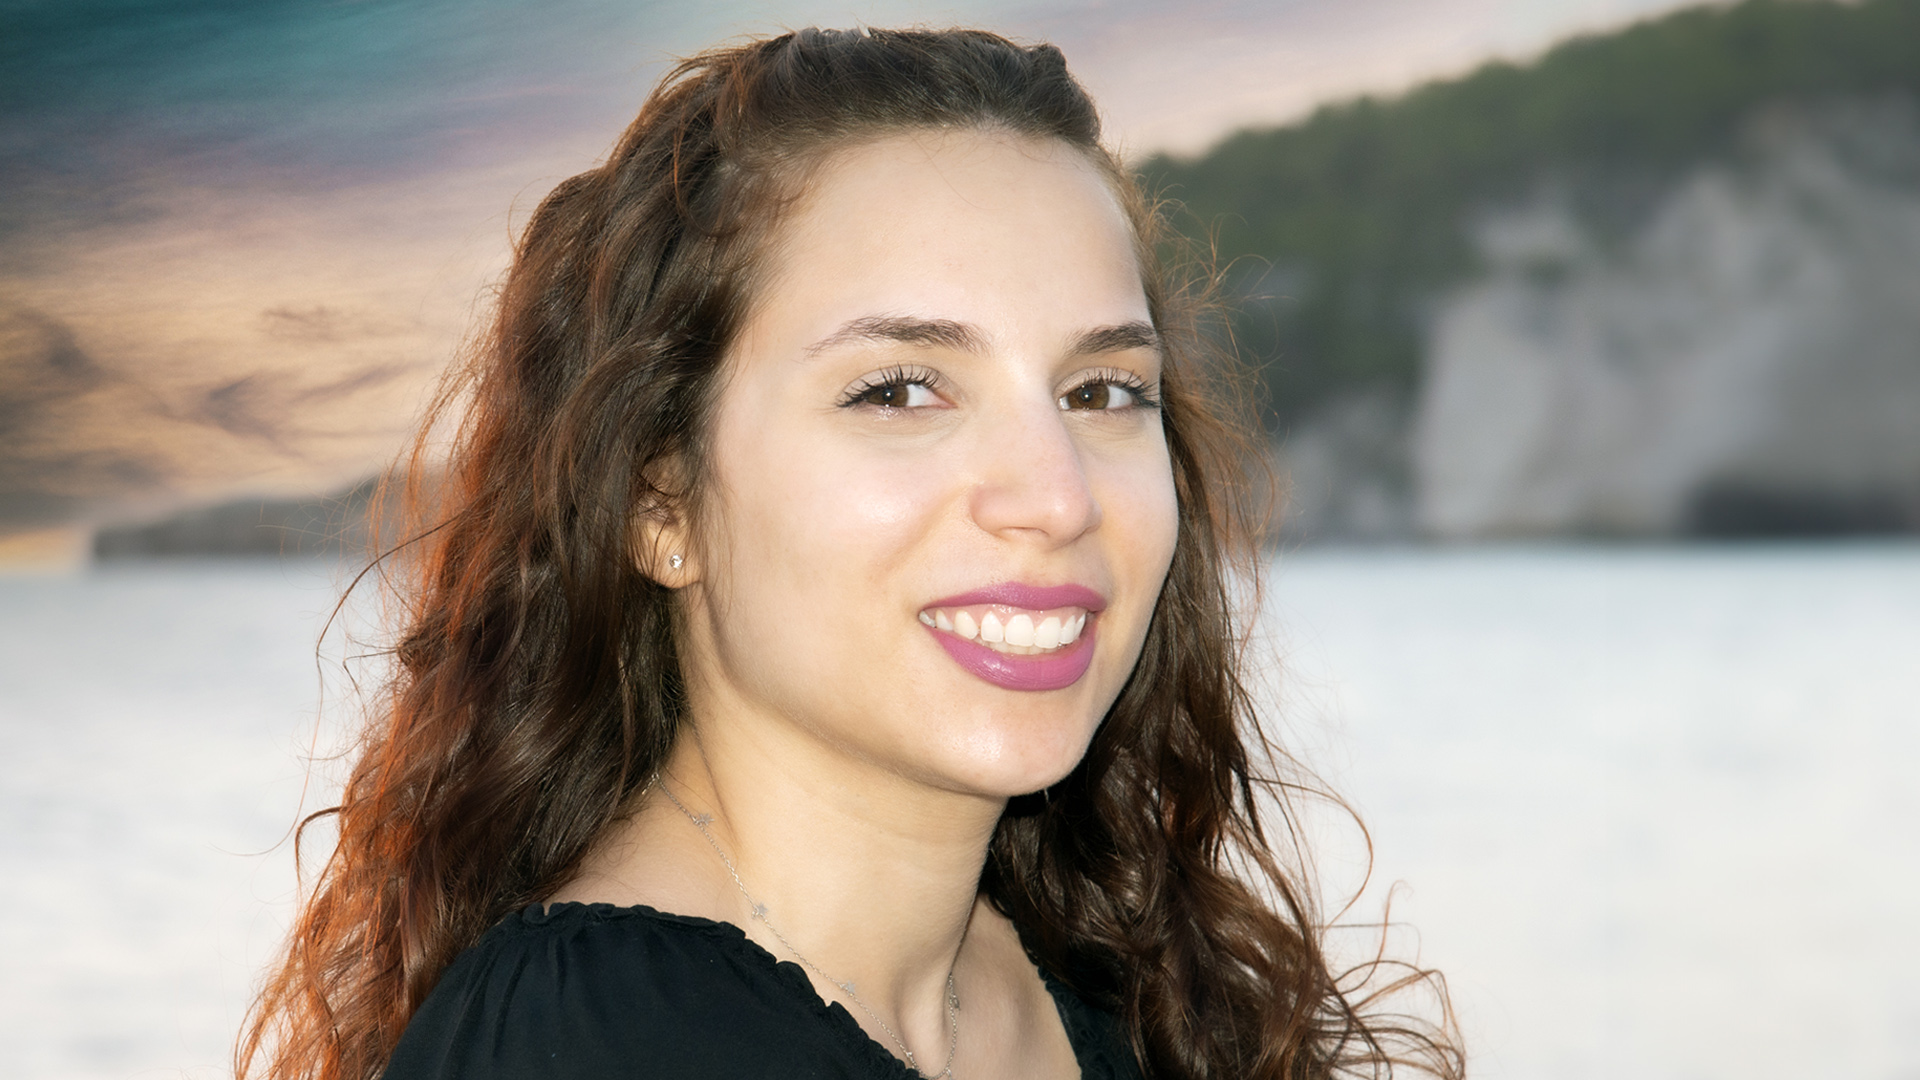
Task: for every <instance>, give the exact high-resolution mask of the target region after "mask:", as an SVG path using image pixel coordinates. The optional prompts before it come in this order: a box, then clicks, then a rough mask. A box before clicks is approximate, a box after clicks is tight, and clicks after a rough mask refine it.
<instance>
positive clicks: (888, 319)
mask: <svg viewBox="0 0 1920 1080" xmlns="http://www.w3.org/2000/svg"><path fill="white" fill-rule="evenodd" d="M854 341H897V342H901V343H903V344H907V345H923V346H944V347H946V348H949V349H955V350H958V351H960V352H971V353H982V352H986V351H987V339H986V335H985V334H982V333H981V332H980V330H979V329H978V328H977V327H974V326H970V325H968V324H967V323H963V322H955V321H953V320H952V319H920V318H914V317H913V316H909V315H869V316H866V317H865V318H859V319H854V320H853V321H852V322H849V323H847V324H846V325H844V326H842V327H840V329H838V330H835V331H834V332H833V333H831V334H828V335H827V336H826V337H823V338H821V339H820V340H819V341H816V342H814V343H813V344H811V345H809V346H807V348H806V350H805V351H806V355H807V356H809V357H813V356H818V355H820V354H821V353H823V352H826V351H827V350H828V349H833V348H837V347H839V346H841V345H845V344H848V343H849V342H854ZM1159 348H1160V333H1159V331H1157V330H1155V329H1154V328H1153V326H1152V324H1150V323H1145V322H1139V321H1135V322H1126V323H1119V324H1117V325H1114V326H1100V327H1095V328H1094V329H1091V330H1084V331H1082V332H1081V333H1080V334H1078V335H1077V336H1075V337H1074V339H1073V345H1072V347H1071V348H1070V349H1069V350H1068V354H1069V355H1071V356H1091V355H1096V354H1099V353H1111V352H1125V351H1127V350H1128V349H1156V350H1157V349H1159Z"/></svg>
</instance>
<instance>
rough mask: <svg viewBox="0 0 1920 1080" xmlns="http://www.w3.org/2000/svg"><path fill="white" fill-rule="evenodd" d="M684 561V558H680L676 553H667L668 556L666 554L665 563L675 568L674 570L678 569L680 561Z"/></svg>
mask: <svg viewBox="0 0 1920 1080" xmlns="http://www.w3.org/2000/svg"><path fill="white" fill-rule="evenodd" d="M685 561H686V560H684V559H682V558H681V557H680V556H678V555H669V556H667V565H668V566H670V567H672V568H673V569H675V570H678V569H680V564H681V563H682V562H685Z"/></svg>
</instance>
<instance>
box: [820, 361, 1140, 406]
mask: <svg viewBox="0 0 1920 1080" xmlns="http://www.w3.org/2000/svg"><path fill="white" fill-rule="evenodd" d="M1096 384H1106V385H1108V386H1117V387H1119V388H1120V389H1122V390H1125V391H1126V392H1127V393H1128V394H1130V395H1132V397H1133V404H1132V405H1130V406H1127V408H1134V409H1158V408H1159V407H1160V398H1159V396H1158V395H1157V394H1155V393H1154V392H1153V388H1152V387H1151V386H1148V385H1147V382H1146V380H1144V379H1142V378H1141V377H1140V376H1138V375H1135V374H1134V373H1133V372H1131V371H1122V370H1120V369H1119V368H1102V369H1100V370H1098V371H1095V372H1093V374H1092V375H1091V376H1090V377H1089V378H1087V379H1085V380H1082V381H1081V382H1078V383H1075V384H1074V385H1072V386H1070V387H1068V388H1067V389H1066V390H1064V391H1062V392H1061V395H1060V396H1061V397H1062V398H1065V397H1066V396H1067V395H1069V394H1072V393H1073V392H1074V391H1076V390H1080V389H1083V388H1085V387H1088V386H1093V385H1096ZM942 385H944V383H943V380H942V379H941V378H940V375H939V373H938V372H934V371H930V370H928V369H926V368H917V367H890V368H887V369H886V370H885V371H880V372H876V373H875V374H873V375H869V376H867V377H866V378H864V379H861V380H860V382H859V383H858V384H857V385H855V386H853V387H851V388H849V389H848V390H847V392H846V394H845V395H844V396H842V397H841V399H840V407H841V408H843V409H852V408H858V407H859V406H860V405H862V404H863V402H862V401H861V399H862V398H864V397H866V396H867V395H868V394H871V393H873V392H874V391H875V390H884V389H887V388H890V387H900V388H905V387H908V386H923V387H925V388H927V389H928V390H930V391H932V392H934V393H936V394H937V393H939V392H940V388H941V386H942ZM874 407H876V408H882V409H891V408H900V407H901V406H897V405H877V406H874ZM1085 411H1091V410H1085ZM1107 411H1119V410H1107Z"/></svg>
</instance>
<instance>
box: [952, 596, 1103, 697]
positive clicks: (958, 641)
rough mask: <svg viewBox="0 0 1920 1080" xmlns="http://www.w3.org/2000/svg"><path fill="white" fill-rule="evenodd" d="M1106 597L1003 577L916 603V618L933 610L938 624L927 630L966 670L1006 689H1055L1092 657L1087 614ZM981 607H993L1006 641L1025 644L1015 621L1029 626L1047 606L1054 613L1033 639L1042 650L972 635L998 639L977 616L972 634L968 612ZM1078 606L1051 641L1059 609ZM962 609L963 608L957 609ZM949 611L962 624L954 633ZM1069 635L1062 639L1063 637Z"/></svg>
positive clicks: (1028, 628) (1025, 628) (1092, 628)
mask: <svg viewBox="0 0 1920 1080" xmlns="http://www.w3.org/2000/svg"><path fill="white" fill-rule="evenodd" d="M1106 606H1107V602H1106V600H1105V598H1104V597H1102V596H1101V595H1100V594H1099V593H1096V592H1094V591H1093V590H1092V589H1089V588H1087V587H1085V586H1083V585H1047V586H1041V585H1025V584H1021V583H1019V582H1007V583H1004V584H1000V585H990V586H987V587H986V588H983V589H975V590H973V591H971V592H966V593H961V594H959V595H957V596H950V597H947V598H946V599H944V600H938V601H935V602H934V603H932V604H929V605H927V606H926V607H925V608H923V609H922V614H921V621H922V622H923V623H925V622H927V621H928V620H929V618H930V617H931V616H929V615H928V614H927V613H928V612H939V613H940V614H941V616H942V623H943V625H941V626H938V627H936V626H933V625H929V626H928V627H927V632H928V633H930V634H932V635H933V636H934V639H935V640H936V641H938V642H939V643H940V647H941V648H943V649H945V650H946V651H947V655H948V656H951V657H952V658H953V660H954V662H955V663H957V664H959V665H960V666H961V667H962V668H964V669H966V671H967V672H968V673H969V674H971V675H973V676H975V677H976V678H979V679H982V680H984V681H986V682H989V683H992V684H993V685H995V686H999V687H1002V688H1004V689H1007V690H1060V689H1063V688H1065V687H1068V686H1072V685H1073V684H1074V683H1076V682H1078V681H1080V677H1081V676H1082V675H1085V674H1086V672H1087V668H1088V666H1089V665H1091V664H1092V662H1093V640H1094V636H1095V625H1096V622H1097V620H1095V619H1094V618H1093V616H1095V615H1097V614H1098V613H1099V612H1100V611H1102V610H1104V609H1105V608H1106ZM982 607H985V608H988V609H989V610H991V611H992V612H994V613H995V616H994V617H992V618H991V621H992V622H993V624H994V625H995V627H996V633H997V628H998V627H999V625H1000V624H1001V623H1005V624H1006V626H1007V628H1008V629H1007V638H1006V640H1007V641H1008V642H1009V643H1010V644H1015V645H1020V646H1023V647H1024V646H1026V641H1025V640H1022V639H1021V638H1019V637H1016V636H1015V635H1014V625H1015V622H1016V621H1017V622H1018V623H1019V624H1020V626H1021V627H1022V630H1023V632H1030V631H1031V628H1032V626H1033V620H1034V619H1037V618H1040V616H1041V614H1043V613H1048V612H1052V613H1055V616H1056V617H1053V618H1049V619H1046V620H1045V623H1046V625H1045V626H1044V627H1043V628H1042V629H1041V635H1042V637H1043V638H1045V640H1042V641H1040V642H1039V645H1040V647H1041V649H1042V650H1043V651H1040V652H1038V653H1030V654H1026V655H1022V654H1019V653H1012V652H1002V651H1000V650H997V649H993V648H989V647H988V646H987V645H985V644H983V643H982V641H978V640H973V638H974V637H975V636H979V637H981V638H983V639H984V640H988V641H995V642H998V641H1000V640H1002V639H1001V638H1000V637H998V636H988V632H987V630H986V623H987V622H988V621H989V620H988V619H987V618H983V619H982V621H981V626H980V628H979V631H978V634H977V635H976V631H975V629H974V628H973V624H972V617H973V615H974V614H975V613H978V612H979V611H980V609H981V608H982ZM1074 608H1077V609H1080V610H1081V611H1083V612H1085V614H1083V615H1080V616H1079V617H1078V619H1077V620H1076V619H1074V618H1072V617H1071V616H1069V617H1068V618H1066V619H1065V620H1064V621H1065V622H1066V623H1067V629H1066V631H1065V633H1064V634H1062V635H1061V638H1060V639H1061V640H1062V641H1064V642H1065V643H1064V644H1061V645H1059V646H1057V647H1054V646H1052V645H1051V640H1052V638H1051V637H1047V635H1050V634H1053V633H1055V632H1056V631H1057V630H1058V628H1059V627H1060V625H1061V623H1062V621H1063V620H1062V619H1061V618H1060V617H1058V616H1059V615H1062V614H1066V613H1065V612H1063V611H1062V609H1074ZM963 610H964V612H965V614H961V612H962V611H963ZM949 611H953V612H955V613H956V618H959V619H960V620H961V622H962V623H963V624H964V625H963V627H962V628H961V629H960V631H959V632H958V633H956V632H953V630H951V629H949V626H950V625H951V624H947V623H946V622H945V618H944V616H945V613H946V612H949ZM1069 635H1070V636H1071V637H1072V640H1070V641H1067V640H1066V637H1067V636H1069Z"/></svg>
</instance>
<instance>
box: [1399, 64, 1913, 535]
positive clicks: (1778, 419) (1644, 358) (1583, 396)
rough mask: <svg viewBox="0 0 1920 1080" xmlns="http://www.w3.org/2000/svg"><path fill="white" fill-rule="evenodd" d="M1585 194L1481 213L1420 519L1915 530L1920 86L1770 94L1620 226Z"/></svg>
mask: <svg viewBox="0 0 1920 1080" xmlns="http://www.w3.org/2000/svg"><path fill="white" fill-rule="evenodd" d="M1583 194H1584V195H1586V196H1589V197H1588V198H1583ZM1591 195H1592V193H1591V192H1588V193H1582V192H1580V191H1578V190H1570V189H1569V188H1568V187H1565V186H1563V187H1559V188H1556V187H1554V186H1551V185H1546V186H1543V187H1542V188H1541V190H1539V191H1538V192H1537V193H1536V195H1535V196H1534V197H1533V198H1532V199H1531V200H1529V201H1527V202H1526V203H1524V204H1523V205H1516V206H1512V207H1510V208H1507V209H1503V210H1499V211H1496V212H1491V213H1487V214H1485V215H1484V216H1483V217H1482V218H1481V219H1480V220H1479V221H1478V222H1477V223H1476V225H1475V227H1474V229H1473V235H1474V239H1475V242H1476V247H1477V249H1478V252H1479V254H1480V255H1481V257H1482V259H1483V262H1484V266H1485V270H1484V272H1483V274H1482V276H1480V277H1479V278H1478V280H1475V281H1473V282H1472V283H1471V284H1468V285H1466V286H1465V287H1463V288H1460V289H1457V290H1454V291H1452V292H1451V293H1450V294H1448V295H1446V296H1444V297H1443V298H1441V299H1440V301H1439V303H1438V304H1437V306H1436V310H1435V314H1434V316H1433V318H1432V320H1431V322H1430V324H1429V329H1428V332H1427V334H1426V341H1425V349H1424V352H1425V354H1426V371H1425V378H1424V380H1423V381H1422V384H1421V389H1420V392H1419V395H1418V399H1417V406H1416V408H1415V412H1414V426H1413V438H1412V440H1411V451H1412V459H1411V464H1412V471H1413V476H1414V483H1413V485H1412V487H1413V491H1414V492H1415V493H1416V500H1417V513H1416V518H1415V519H1416V521H1417V523H1418V525H1419V527H1420V528H1421V529H1422V530H1423V531H1425V532H1428V533H1431V534H1433V535H1436V536H1440V537H1475V536H1489V535H1513V534H1542V533H1568V532H1574V533H1584V534H1623V535H1649V534H1652V535H1669V534H1676V533H1706V534H1716V533H1717V534H1742V533H1755V532H1761V533H1776V534H1777V533H1831V532H1858V531H1876V530H1895V529H1913V528H1920V107H1916V104H1915V101H1914V99H1912V98H1911V97H1906V96H1901V97H1895V98H1889V99H1883V100H1879V101H1872V102H1859V101H1855V102H1841V103H1827V104H1824V105H1819V106H1775V107H1771V108H1768V109H1765V110H1762V111H1761V112H1759V113H1758V114H1756V115H1755V116H1754V117H1753V118H1752V119H1751V121H1750V122H1749V124H1748V125H1747V127H1746V130H1745V131H1744V132H1743V133H1742V139H1741V141H1740V143H1739V144H1738V146H1737V149H1736V152H1735V153H1733V154H1732V155H1729V156H1728V158H1726V159H1725V160H1722V161H1720V162H1716V163H1713V164H1710V165H1707V166H1704V167H1701V168H1699V169H1697V170H1695V171H1694V172H1692V173H1691V174H1689V175H1687V176H1685V177H1684V178H1683V179H1682V180H1681V181H1680V182H1678V183H1676V184H1674V185H1673V186H1672V187H1671V189H1670V190H1669V191H1668V192H1667V193H1666V194H1665V195H1664V197H1662V198H1660V199H1659V200H1658V201H1657V203H1656V205H1655V206H1654V207H1653V208H1652V209H1651V211H1650V212H1648V213H1646V214H1645V215H1644V218H1643V220H1642V222H1641V223H1640V224H1638V225H1637V226H1636V227H1634V228H1632V229H1631V230H1629V231H1627V232H1625V233H1624V234H1621V235H1610V234H1609V230H1608V229H1607V228H1606V227H1605V226H1604V225H1600V224H1596V223H1594V222H1593V221H1591V220H1583V218H1582V215H1581V214H1580V213H1579V212H1578V210H1577V207H1578V206H1579V205H1581V204H1582V203H1583V202H1591V201H1592V200H1591V198H1590V196H1591Z"/></svg>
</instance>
